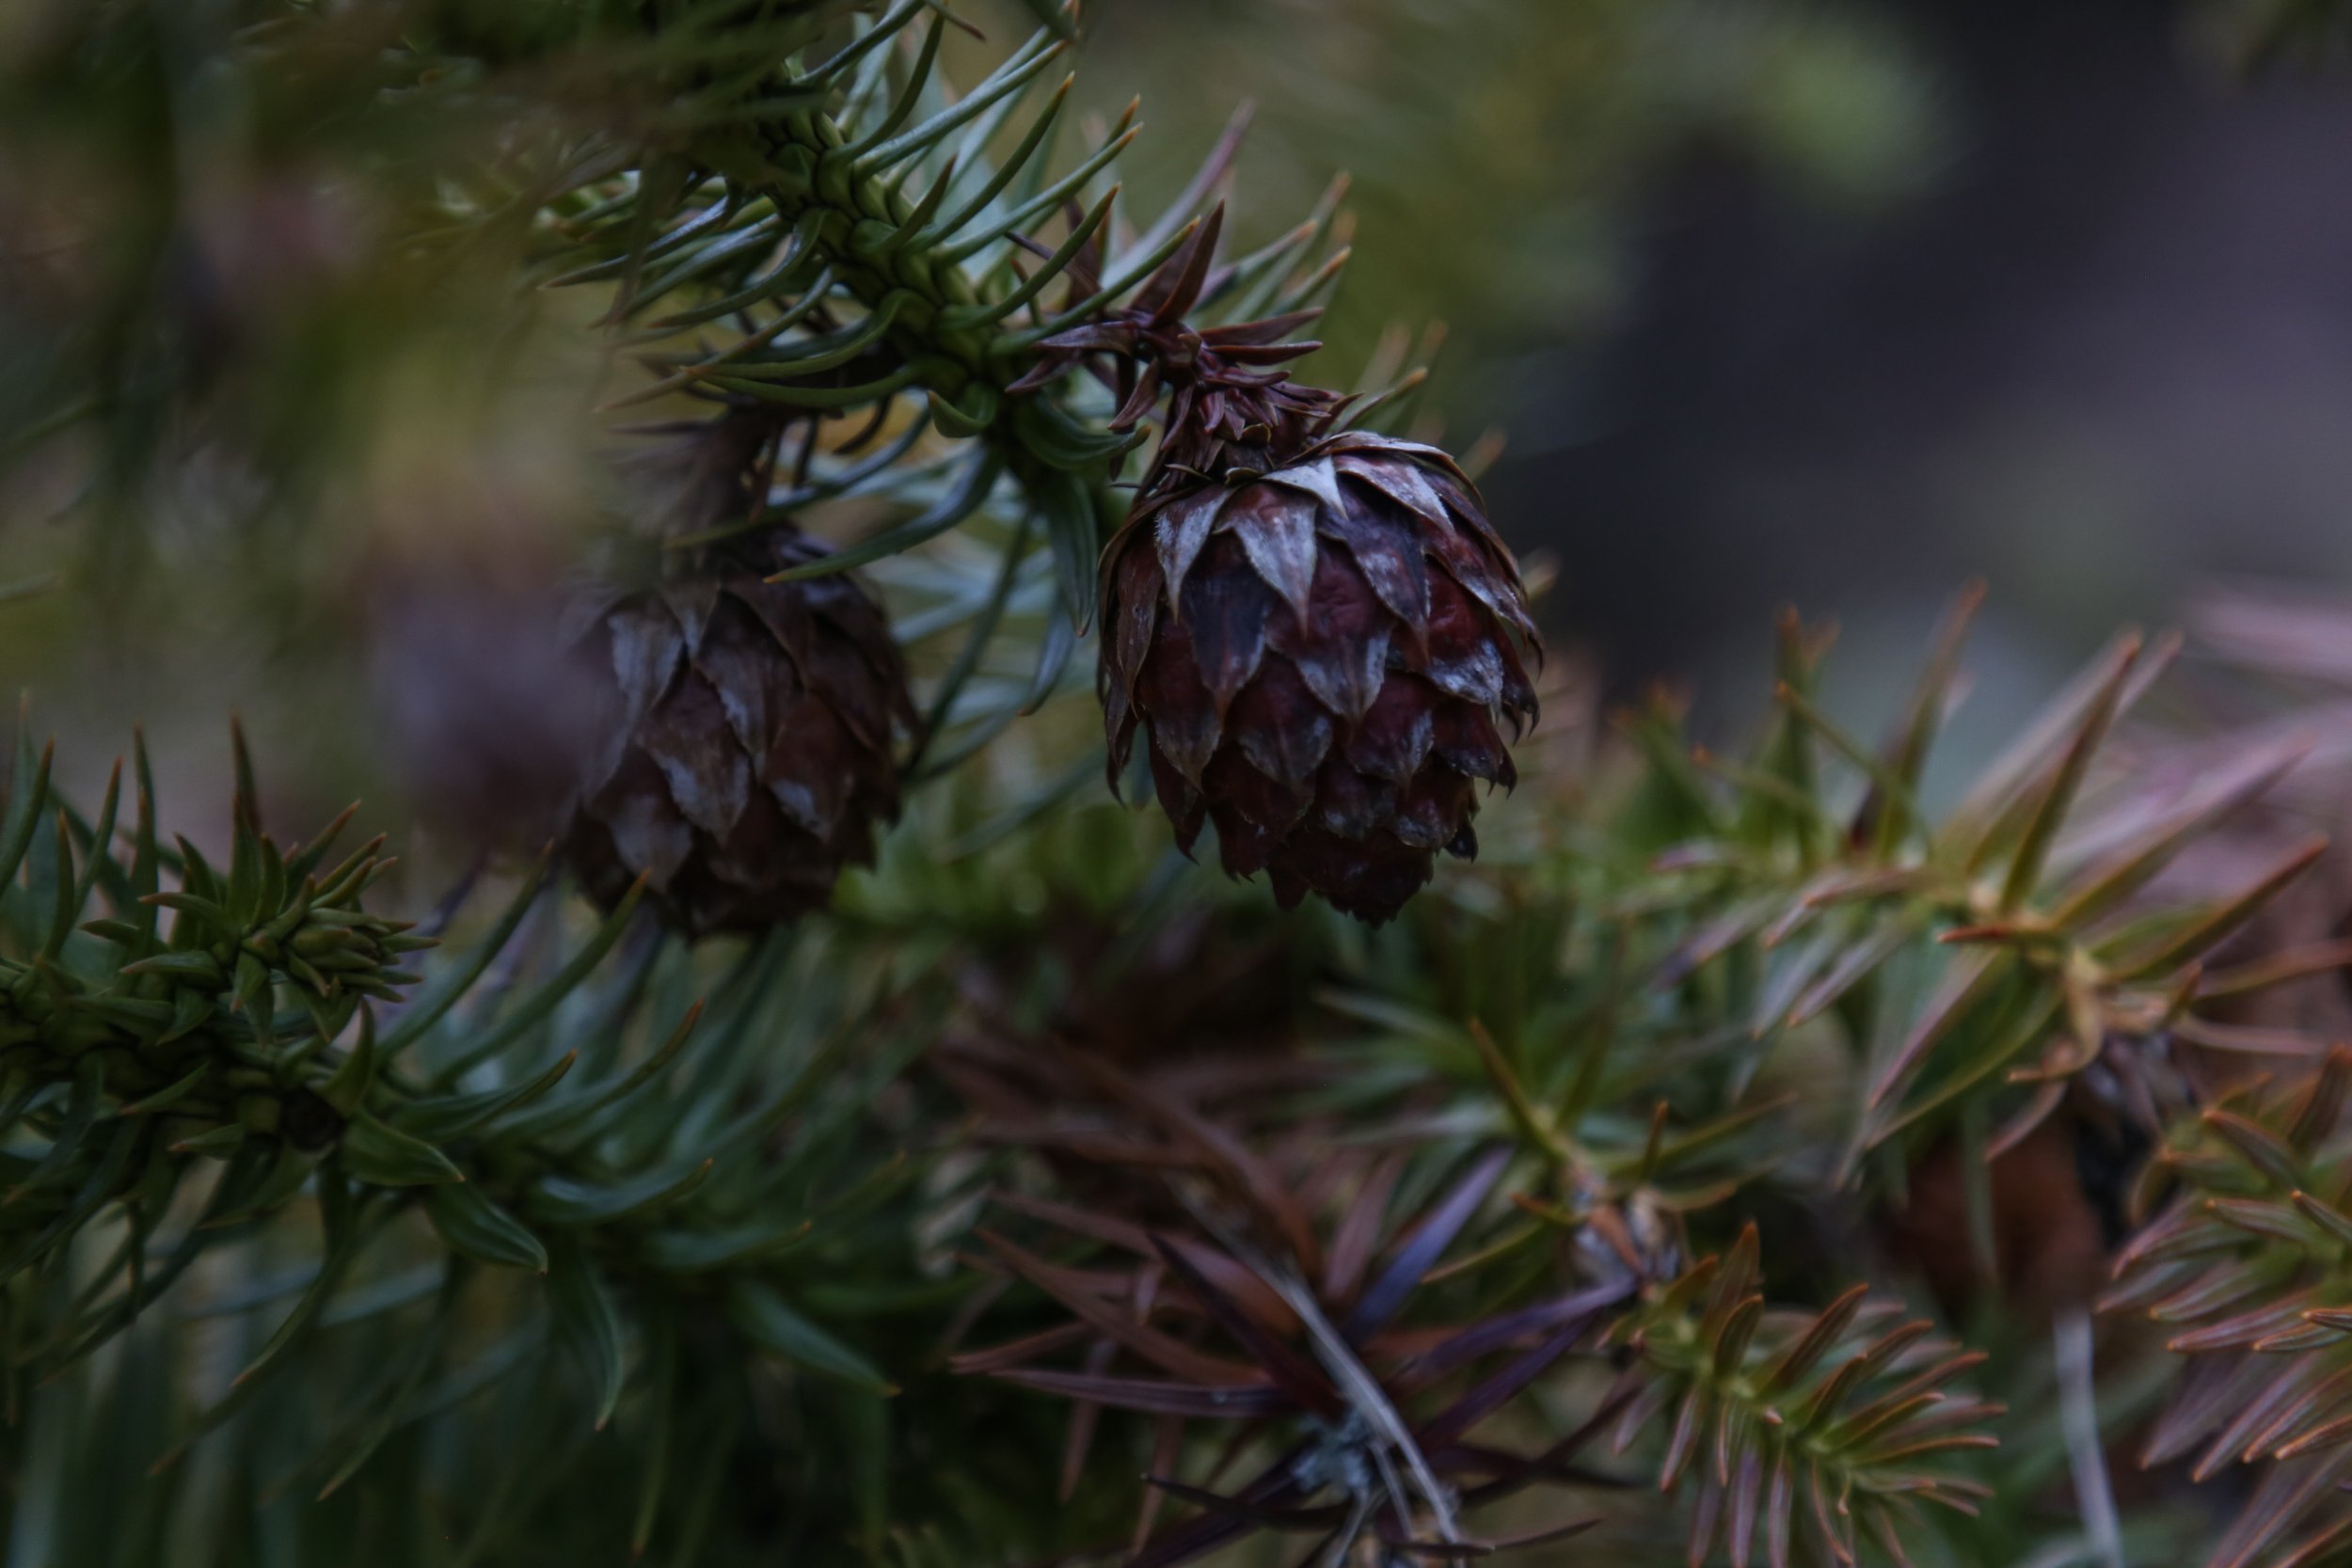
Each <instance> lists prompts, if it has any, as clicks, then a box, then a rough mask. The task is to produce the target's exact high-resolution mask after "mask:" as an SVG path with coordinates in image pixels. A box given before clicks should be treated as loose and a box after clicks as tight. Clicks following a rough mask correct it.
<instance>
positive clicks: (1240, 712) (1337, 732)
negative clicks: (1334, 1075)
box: [1100, 432, 1540, 924]
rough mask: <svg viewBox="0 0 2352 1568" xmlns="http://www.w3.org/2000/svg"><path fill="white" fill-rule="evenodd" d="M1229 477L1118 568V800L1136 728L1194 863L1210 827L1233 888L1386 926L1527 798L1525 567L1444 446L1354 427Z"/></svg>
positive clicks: (1112, 680)
mask: <svg viewBox="0 0 2352 1568" xmlns="http://www.w3.org/2000/svg"><path fill="white" fill-rule="evenodd" d="M1231 479H1232V482H1233V483H1215V482H1213V481H1204V482H1202V483H1197V484H1191V485H1181V486H1172V487H1169V488H1167V489H1164V490H1162V491H1161V493H1160V494H1158V495H1156V496H1153V497H1151V498H1150V499H1147V500H1146V501H1145V502H1144V503H1143V504H1142V505H1141V506H1139V507H1138V508H1137V510H1136V513H1135V515H1132V516H1131V517H1130V518H1129V520H1128V522H1127V524H1126V525H1125V527H1124V528H1123V529H1122V530H1121V531H1120V533H1119V535H1118V536H1117V537H1116V538H1115V539H1113V540H1112V542H1111V545H1110V547H1109V549H1108V551H1107V552H1106V554H1105V556H1104V570H1103V593H1104V605H1103V620H1102V624H1103V665H1102V671H1101V678H1100V687H1101V692H1102V697H1103V705H1104V727H1105V730H1106V733H1107V734H1108V736H1109V740H1110V770H1111V776H1112V782H1113V784H1114V786H1116V784H1117V782H1118V777H1119V774H1120V771H1121V770H1122V769H1123V768H1124V767H1125V764H1126V759H1127V756H1128V753H1129V751H1130V749H1131V747H1132V745H1133V743H1134V738H1135V733H1136V726H1137V725H1138V724H1140V725H1141V726H1142V727H1143V730H1144V732H1145V735H1146V736H1147V740H1148V743H1149V745H1150V746H1151V753H1150V755H1151V762H1152V777H1153V780H1154V782H1155V783H1156V784H1157V787H1158V792H1159V798H1160V803H1161V804H1162V805H1163V806H1164V807H1165V808H1166V809H1167V811H1168V816H1169V817H1170V818H1171V819H1173V821H1174V823H1175V826H1176V832H1177V840H1178V842H1179V843H1180V844H1181V845H1182V846H1183V847H1184V848H1185V849H1186V851H1187V852H1189V851H1190V849H1191V847H1192V845H1193V842H1194V840H1195V839H1196V837H1197V836H1198V835H1199V833H1200V825H1201V823H1202V821H1203V820H1204V819H1206V820H1208V821H1212V822H1214V823H1216V830H1217V841H1218V846H1219V849H1220V852H1221V854H1222V858H1223V861H1224V865H1225V869H1226V870H1227V871H1228V872H1230V873H1232V875H1234V876H1240V877H1247V876H1249V875H1252V874H1253V873H1256V872H1258V871H1261V870H1263V871H1265V872H1266V873H1268V875H1269V876H1270V878H1271V879H1272V881H1273V884H1274V891H1275V895H1276V897H1277V898H1279V900H1280V901H1281V903H1282V904H1283V905H1284V906H1285V907H1288V906H1291V905H1294V904H1295V903H1297V902H1298V900H1299V899H1300V898H1301V897H1302V896H1304V895H1306V894H1308V893H1310V892H1312V893H1317V894H1320V895H1323V896H1324V897H1325V898H1327V899H1328V900H1329V901H1330V902H1331V904H1332V905H1333V906H1334V907H1335V908H1337V909H1340V910H1342V911H1345V912H1346V913H1349V914H1352V915H1355V916H1357V917H1359V919H1363V920H1367V921H1371V922H1373V923H1375V924H1377V923H1379V922H1381V921H1385V920H1387V919H1389V918H1391V916H1393V915H1394V914H1395V913H1396V912H1397V911H1398V910H1399V909H1400V908H1402V907H1403V905H1404V903H1405V901H1406V899H1407V898H1409V897H1410V896H1411V895H1413V894H1414V892H1416V891H1417V890H1418V889H1419V888H1420V887H1421V886H1422V883H1424V882H1426V881H1428V880H1429V879H1430V876H1431V874H1432V869H1433V866H1434V863H1435V859H1436V854H1437V851H1438V850H1439V849H1444V850H1446V851H1447V852H1449V853H1451V854H1454V855H1457V856H1461V857H1463V858H1465V859H1467V858H1469V857H1470V856H1471V855H1474V854H1475V853H1476V852H1477V847H1478V840H1477V836H1476V834H1475V832H1473V831H1472V828H1471V820H1470V819H1471V817H1472V816H1475V815H1476V812H1477V809H1478V807H1477V798H1476V785H1477V784H1478V783H1479V782H1480V781H1484V782H1486V784H1502V785H1504V786H1505V787H1508V786H1509V785H1511V784H1513V783H1514V782H1515V781H1516V774H1515V772H1514V770H1513V768H1512V766H1511V757H1510V752H1509V751H1508V749H1507V747H1506V746H1505V744H1504V741H1503V738H1502V734H1501V732H1500V730H1499V729H1498V728H1497V721H1498V720H1503V721H1508V722H1509V724H1510V727H1511V732H1512V736H1513V738H1514V739H1517V738H1518V736H1519V735H1520V734H1521V733H1522V732H1523V730H1524V729H1525V727H1526V726H1527V725H1528V724H1529V723H1532V722H1533V721H1534V718H1535V711H1536V705H1535V692H1534V687H1533V685H1532V684H1531V683H1530V682H1529V680H1528V678H1527V673H1526V671H1525V669H1524V668H1522V666H1521V664H1520V657H1519V650H1520V647H1521V646H1522V645H1524V646H1525V647H1526V648H1528V649H1529V650H1532V651H1537V652H1540V644H1539V643H1538V641H1537V639H1536V634H1535V628H1534V623H1533V622H1532V621H1531V620H1530V619H1529V617H1528V613H1527V607H1526V601H1525V598H1524V595H1523V594H1522V591H1521V588H1520V584H1519V577H1518V565H1517V563H1516V562H1514V561H1513V559H1512V556H1511V552H1510V550H1509V549H1508V548H1507V547H1506V546H1504V545H1503V543H1502V539H1501V538H1500V537H1498V536H1497V534H1496V533H1495V531H1494V529H1493V528H1492V526H1491V525H1489V524H1488V522H1487V521H1486V513H1485V509H1484V506H1483V504H1482V503H1481V501H1480V500H1479V498H1478V493H1477V491H1476V489H1475V487H1473V486H1472V485H1471V484H1470V481H1469V480H1468V479H1467V478H1465V477H1464V476H1463V474H1462V472H1461V470H1460V469H1459V468H1457V467H1455V466H1454V461H1453V459H1452V458H1450V457H1448V456H1447V455H1446V454H1445V453H1444V452H1442V451H1438V449H1436V448H1434V447H1426V446H1421V445H1417V444H1415V443H1412V442H1406V441H1398V440H1391V439H1389V438H1387V437H1383V436H1374V435H1370V434H1364V433H1359V432H1348V433H1343V434H1340V435H1336V436H1326V437H1324V438H1322V439H1320V440H1316V441H1314V442H1312V443H1311V444H1310V445H1308V446H1307V447H1306V448H1305V450H1304V451H1301V453H1300V454H1299V455H1298V456H1297V457H1296V458H1295V460H1293V461H1291V462H1289V463H1287V464H1284V465H1282V466H1279V467H1274V468H1273V469H1272V470H1271V471H1268V472H1265V473H1263V474H1259V473H1254V472H1251V471H1249V470H1248V469H1242V468H1235V469H1233V470H1232V473H1231Z"/></svg>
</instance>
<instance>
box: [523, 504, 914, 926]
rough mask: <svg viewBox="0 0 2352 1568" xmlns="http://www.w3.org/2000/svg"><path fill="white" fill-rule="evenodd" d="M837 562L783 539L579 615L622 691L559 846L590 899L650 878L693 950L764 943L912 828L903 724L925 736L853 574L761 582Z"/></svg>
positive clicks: (587, 643)
mask: <svg viewBox="0 0 2352 1568" xmlns="http://www.w3.org/2000/svg"><path fill="white" fill-rule="evenodd" d="M824 553H825V551H824V547H823V546H820V545H818V544H817V543H816V542H815V541H813V540H810V539H808V538H807V537H805V536H804V535H803V534H801V533H799V532H797V531H793V530H790V529H780V530H777V531H774V532H772V533H771V534H770V535H768V536H767V538H766V539H764V540H763V541H761V542H760V543H758V544H755V545H751V546H732V547H729V548H728V549H726V550H724V551H714V552H712V553H711V557H710V559H709V560H708V562H707V571H706V572H705V573H703V574H701V575H697V576H693V577H690V578H683V579H680V580H675V581H668V582H664V583H662V584H661V585H660V587H658V588H653V589H647V590H643V591H639V592H635V593H626V594H612V593H607V594H600V595H595V596H592V597H589V598H587V599H585V600H583V602H582V605H581V610H582V611H583V614H584V619H585V620H586V622H587V625H586V627H585V630H584V631H583V633H582V634H581V638H580V646H581V647H582V648H583V649H584V650H585V651H586V652H587V653H588V654H589V655H590V657H593V658H596V659H597V660H599V661H600V662H599V664H598V665H597V667H598V668H599V669H601V670H606V671H609V672H610V674H611V677H612V701H611V705H610V709H609V713H608V721H607V723H606V724H605V726H604V728H603V734H602V744H601V747H600V750H599V751H598V752H597V753H596V755H595V756H594V757H593V758H592V759H591V760H590V764H589V767H588V768H587V770H586V777H585V780H584V782H583V785H582V787H581V790H580V797H579V803H578V806H577V808H576V810H575V812H574V814H573V816H572V821H571V826H570V829H569V831H568V832H567V834H566V835H565V840H564V850H565V853H566V855H567V857H568V859H569V860H570V863H571V864H572V866H573V868H574V870H575V871H576V873H577V874H578V875H579V877H580V880H581V882H582V884H583V885H584V886H585V887H586V888H587V889H588V891H589V893H590V894H591V895H592V896H594V897H596V898H597V899H598V900H600V901H602V902H604V903H605V904H607V905H611V904H612V903H614V902H616V901H618V900H619V898H620V897H621V896H622V895H624V894H625V893H627V892H628V888H629V886H630V884H631V883H632V882H634V881H635V880H636V879H637V878H638V877H639V876H640V875H641V874H643V875H644V876H646V877H647V879H648V884H649V892H650V894H651V895H652V897H653V899H654V901H655V903H656V905H657V907H659V908H660V909H661V910H662V911H663V912H664V913H665V914H666V915H667V916H668V917H669V918H670V919H671V920H672V921H673V922H674V923H675V924H676V925H677V926H678V927H681V928H682V929H684V930H686V931H687V932H689V933H690V934H693V935H701V934H704V933H707V932H711V931H756V930H760V929H763V928H765V927H769V926H771V925H773V924H774V923H776V922H778V921H783V920H789V919H791V918H793V917H795V916H797V915H800V914H803V913H806V912H808V911H812V910H816V909H819V908H822V907H823V906H824V904H825V903H826V901H827V900H828V899H829V898H830V897H831V896H832V894H833V886H834V881H835V879H837V878H838V877H839V876H840V873H841V869H842V867H843V866H845V865H850V864H859V865H863V864H867V863H871V862H872V860H873V856H874V836H875V834H874V829H875V824H876V823H878V822H884V823H886V822H890V821H894V820H896V819H897V817H898V770H897V765H896V762H895V760H894V758H893V755H892V751H891V743H892V730H893V724H894V722H898V723H904V724H907V725H910V726H911V725H912V724H913V722H914V713H913V708H912V705H911V703H910V701H909V699H908V695H907V685H906V671H905V668H904V666H903V664H902V663H901V661H900V658H899V656H898V646H897V644H896V643H895V642H894V641H892V640H891V636H890V628H889V626H888V625H887V624H886V623H885V622H884V620H883V618H882V610H881V608H880V607H879V606H878V605H876V604H875V603H874V601H873V600H872V599H870V598H868V597H867V596H866V594H865V593H864V592H863V591H862V590H861V589H859V588H858V587H857V586H856V584H854V583H853V582H851V581H850V578H848V577H846V576H836V577H823V578H812V579H809V580H805V581H800V582H784V583H771V582H767V581H765V580H763V578H765V577H767V576H768V575H769V574H771V573H774V572H778V571H783V570H786V569H787V568H789V567H793V566H798V565H801V564H803V562H809V561H814V560H817V559H818V558H819V557H821V556H822V555H823V554H824Z"/></svg>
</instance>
